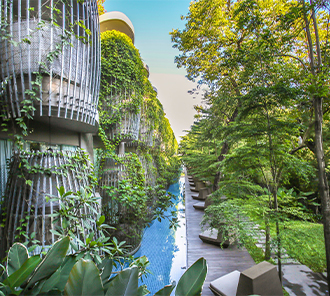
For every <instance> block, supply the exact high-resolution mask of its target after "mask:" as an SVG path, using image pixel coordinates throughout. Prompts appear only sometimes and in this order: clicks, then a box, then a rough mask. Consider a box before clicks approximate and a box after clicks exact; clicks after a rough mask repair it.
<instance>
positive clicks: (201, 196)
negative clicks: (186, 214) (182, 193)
mask: <svg viewBox="0 0 330 296" xmlns="http://www.w3.org/2000/svg"><path fill="white" fill-rule="evenodd" d="M210 193H211V188H208V187H203V188H200V189H199V191H198V195H192V196H191V197H192V198H193V199H197V200H206V198H207V196H208V195H209V194H210Z"/></svg>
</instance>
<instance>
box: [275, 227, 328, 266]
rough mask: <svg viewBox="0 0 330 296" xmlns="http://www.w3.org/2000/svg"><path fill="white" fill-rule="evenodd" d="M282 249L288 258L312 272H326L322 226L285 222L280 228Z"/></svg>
mask: <svg viewBox="0 0 330 296" xmlns="http://www.w3.org/2000/svg"><path fill="white" fill-rule="evenodd" d="M281 240H282V242H283V247H284V248H285V249H286V251H287V253H288V254H289V256H290V257H292V258H295V259H297V260H298V261H299V262H300V263H302V264H304V265H307V266H308V267H309V268H311V269H312V270H313V271H314V272H324V271H325V270H326V266H327V265H326V258H325V247H324V234H323V225H322V224H318V223H311V222H307V221H287V222H285V223H284V224H283V226H282V227H281Z"/></svg>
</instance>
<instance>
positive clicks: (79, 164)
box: [0, 150, 96, 256]
mask: <svg viewBox="0 0 330 296" xmlns="http://www.w3.org/2000/svg"><path fill="white" fill-rule="evenodd" d="M83 153H84V152H83V151H81V150H79V151H75V152H69V151H66V152H51V151H47V152H37V153H30V154H24V153H22V154H15V155H14V156H13V158H12V162H11V166H10V173H9V178H8V181H7V188H6V192H5V198H4V207H3V210H4V211H5V212H4V213H2V214H5V217H6V222H5V226H4V234H5V235H4V236H3V237H2V239H1V243H0V246H1V248H0V250H1V252H0V253H1V254H0V255H1V256H4V252H5V251H6V250H8V249H9V247H10V246H11V245H12V244H13V243H14V241H16V240H19V241H26V239H25V238H24V237H19V238H17V236H19V231H18V230H17V229H18V228H20V229H22V230H23V231H25V233H26V235H27V236H29V235H31V233H33V232H34V233H35V238H36V239H37V240H39V241H40V242H41V245H42V247H45V246H50V245H52V244H53V243H54V242H55V241H56V237H54V234H53V233H51V232H50V230H54V229H55V225H54V223H53V217H52V214H54V213H55V211H57V210H58V209H59V206H60V201H52V200H50V199H49V198H48V197H50V198H51V197H54V196H58V191H57V188H56V187H58V188H60V187H61V186H63V187H64V189H65V191H73V192H77V191H78V190H80V188H81V187H87V186H89V185H90V182H89V177H88V176H89V174H90V173H92V171H91V170H92V168H91V167H86V163H85V162H83V161H79V159H82V158H83ZM72 162H74V163H75V165H74V166H73V165H72ZM28 167H29V169H28ZM27 180H28V182H26V181H27ZM84 214H88V215H93V216H96V215H95V214H93V213H90V212H88V211H87V209H86V212H85V213H84ZM95 218H96V217H95ZM58 223H59V222H58ZM82 226H83V225H82ZM83 227H84V226H83ZM95 230H96V229H95Z"/></svg>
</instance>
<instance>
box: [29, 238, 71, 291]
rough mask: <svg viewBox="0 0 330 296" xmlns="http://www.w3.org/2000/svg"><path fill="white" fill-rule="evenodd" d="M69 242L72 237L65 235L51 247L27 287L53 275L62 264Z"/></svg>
mask: <svg viewBox="0 0 330 296" xmlns="http://www.w3.org/2000/svg"><path fill="white" fill-rule="evenodd" d="M69 244H70V238H69V237H64V238H63V239H61V240H59V241H57V242H56V243H55V244H54V245H53V246H52V247H51V249H50V250H49V251H48V252H47V254H46V256H45V258H44V259H43V260H42V261H41V263H40V264H39V266H38V267H37V269H36V270H35V272H34V274H33V275H32V277H31V278H30V280H29V282H28V285H27V287H26V289H27V288H28V287H31V286H32V285H33V284H34V283H36V282H37V281H40V280H42V279H44V278H47V277H49V276H51V275H52V274H53V273H54V272H55V271H56V270H57V269H58V268H59V267H60V266H61V264H62V263H63V259H64V258H65V255H66V253H67V251H68V249H69Z"/></svg>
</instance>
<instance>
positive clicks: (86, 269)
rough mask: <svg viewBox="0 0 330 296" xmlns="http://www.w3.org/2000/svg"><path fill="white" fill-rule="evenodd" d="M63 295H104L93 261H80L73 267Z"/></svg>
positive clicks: (97, 270)
mask: <svg viewBox="0 0 330 296" xmlns="http://www.w3.org/2000/svg"><path fill="white" fill-rule="evenodd" d="M64 295H80V296H84V295H85V296H87V295H102V296H103V295H104V292H103V287H102V283H101V277H100V274H99V269H98V268H97V267H96V265H95V263H94V262H93V261H90V260H84V259H80V260H79V261H78V262H77V263H76V264H75V265H74V266H73V268H72V270H71V272H70V275H69V279H68V282H67V283H66V285H65V288H64ZM114 295H116V294H114Z"/></svg>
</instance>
